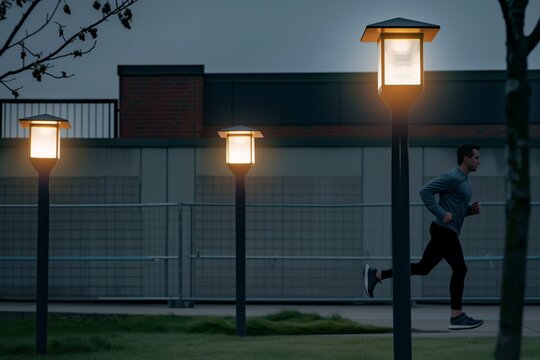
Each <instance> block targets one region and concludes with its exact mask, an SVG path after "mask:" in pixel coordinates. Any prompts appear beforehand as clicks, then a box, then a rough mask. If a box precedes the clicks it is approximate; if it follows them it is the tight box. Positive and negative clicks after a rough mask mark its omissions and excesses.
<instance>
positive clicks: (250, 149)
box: [227, 135, 255, 164]
mask: <svg viewBox="0 0 540 360" xmlns="http://www.w3.org/2000/svg"><path fill="white" fill-rule="evenodd" d="M254 162H255V146H254V139H253V138H252V137H251V135H229V136H228V137H227V163H228V164H251V163H254Z"/></svg>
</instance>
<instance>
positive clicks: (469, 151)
mask: <svg viewBox="0 0 540 360" xmlns="http://www.w3.org/2000/svg"><path fill="white" fill-rule="evenodd" d="M473 150H478V151H480V146H478V145H475V144H465V145H461V146H460V147H459V148H458V149H457V163H458V165H461V164H462V163H463V160H464V159H465V156H467V157H469V158H471V157H472V156H473Z"/></svg>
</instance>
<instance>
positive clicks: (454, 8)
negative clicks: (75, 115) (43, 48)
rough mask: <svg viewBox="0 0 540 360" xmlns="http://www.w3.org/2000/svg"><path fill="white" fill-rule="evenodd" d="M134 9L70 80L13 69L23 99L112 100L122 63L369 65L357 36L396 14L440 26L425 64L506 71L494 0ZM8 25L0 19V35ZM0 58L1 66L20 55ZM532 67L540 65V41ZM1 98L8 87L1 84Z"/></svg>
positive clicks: (330, 68) (274, 67) (346, 0)
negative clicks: (129, 20)
mask: <svg viewBox="0 0 540 360" xmlns="http://www.w3.org/2000/svg"><path fill="white" fill-rule="evenodd" d="M78 1H79V0H77V2H78ZM68 3H69V2H68ZM71 3H73V5H72V8H73V10H74V12H75V10H76V7H75V5H74V1H71ZM86 3H90V1H85V4H84V5H85V6H84V9H88V10H86V12H87V13H90V14H92V12H91V9H90V6H88V5H87V4H86ZM77 10H78V8H77ZM132 10H133V13H134V20H133V29H132V30H126V29H124V28H123V27H122V26H121V25H120V24H119V23H118V22H117V21H116V19H114V20H113V21H110V22H109V23H108V24H106V25H105V26H103V27H101V28H100V29H99V35H100V36H99V41H98V44H97V47H96V49H95V50H94V51H93V52H92V53H90V54H88V55H86V56H84V57H83V58H82V59H79V60H76V61H74V60H70V61H69V62H66V63H65V64H57V65H56V67H57V69H59V70H60V69H65V70H67V71H68V73H75V74H76V76H75V77H73V78H71V79H69V80H54V79H50V78H46V79H45V80H44V81H43V82H42V83H37V82H35V81H34V80H33V79H31V77H30V76H28V75H25V76H19V77H18V79H17V81H18V82H19V84H20V85H23V86H24V88H23V89H22V90H21V91H20V92H21V98H118V75H117V65H119V64H122V65H156V64H172V65H186V64H202V65H204V66H205V72H206V73H240V72H242V73H245V72H264V73H273V72H372V71H376V69H377V64H376V63H377V52H376V45H375V44H371V43H360V41H359V39H360V37H361V36H362V33H363V31H364V28H365V27H366V25H368V24H372V23H376V22H380V21H383V20H388V19H392V18H395V17H404V18H408V19H412V20H418V21H423V22H428V23H432V24H437V25H440V27H441V30H440V32H439V34H438V35H437V37H436V38H435V40H434V42H432V43H427V44H426V45H425V53H424V54H425V55H424V58H425V69H426V70H427V71H429V70H502V69H504V68H505V29H504V22H503V19H502V15H501V10H500V7H499V4H498V1H497V0H474V1H471V0H139V2H138V3H137V4H136V5H135V6H133V8H132ZM86 15H87V14H86ZM43 16H44V15H43ZM72 17H73V18H74V19H80V18H81V17H82V15H80V14H79V13H74V14H73V15H72ZM539 18H540V0H532V1H530V4H529V6H528V9H527V18H526V26H525V27H526V33H529V32H530V31H531V30H532V28H533V27H534V25H535V23H536V22H537V21H538V19H539ZM33 20H34V21H35V23H36V24H37V23H38V22H39V20H41V18H38V17H35V18H33ZM7 26H9V22H2V23H0V34H2V35H0V38H1V37H2V36H4V34H6V32H7V31H8V29H7ZM51 31H52V33H54V32H55V31H56V28H55V27H54V26H53V28H52V29H51ZM53 40H56V39H53ZM47 41H48V40H42V43H46V42H47ZM17 55H18V53H17ZM0 60H1V61H0V66H1V67H2V68H9V67H13V65H14V62H16V61H19V60H18V59H17V57H14V58H11V59H8V58H4V59H0ZM529 68H530V69H540V46H537V48H536V49H535V50H534V52H533V53H532V54H531V55H530V56H529ZM0 97H10V94H9V92H7V91H5V90H4V89H0Z"/></svg>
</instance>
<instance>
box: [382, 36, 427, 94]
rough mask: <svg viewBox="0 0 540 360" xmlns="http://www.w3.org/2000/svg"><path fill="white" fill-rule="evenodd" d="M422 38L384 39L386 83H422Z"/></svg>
mask: <svg viewBox="0 0 540 360" xmlns="http://www.w3.org/2000/svg"><path fill="white" fill-rule="evenodd" d="M421 70H422V69H421V59H420V39H385V40H384V84H385V85H420V84H421V80H422V75H421Z"/></svg>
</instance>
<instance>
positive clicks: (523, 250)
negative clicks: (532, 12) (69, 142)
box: [495, 0, 531, 360]
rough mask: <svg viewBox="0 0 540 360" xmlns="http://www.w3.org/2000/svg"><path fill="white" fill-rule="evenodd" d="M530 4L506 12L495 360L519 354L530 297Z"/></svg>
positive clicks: (514, 4) (517, 4) (511, 5)
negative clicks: (502, 236) (503, 193)
mask: <svg viewBox="0 0 540 360" xmlns="http://www.w3.org/2000/svg"><path fill="white" fill-rule="evenodd" d="M526 3H527V2H526V1H522V2H520V1H515V2H507V4H508V5H507V6H508V7H507V8H506V10H507V14H505V20H506V21H507V24H506V25H507V80H506V93H505V98H506V101H505V112H506V119H507V149H506V163H507V174H506V187H507V198H506V244H505V250H504V264H503V277H502V289H501V297H502V298H501V310H500V321H499V336H498V338H497V348H496V354H495V357H496V359H501V360H502V359H519V358H520V352H521V329H522V322H523V299H524V295H525V279H526V276H525V272H526V264H527V239H528V230H529V214H530V185H529V182H530V180H529V132H528V130H529V126H528V123H529V103H530V96H531V88H530V85H529V82H528V77H527V56H528V47H527V46H528V43H527V39H526V37H525V36H524V35H523V24H524V17H525V7H526ZM501 4H502V0H501ZM504 11H505V7H504V6H503V12H504ZM516 30H520V31H516ZM517 35H519V36H517Z"/></svg>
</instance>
